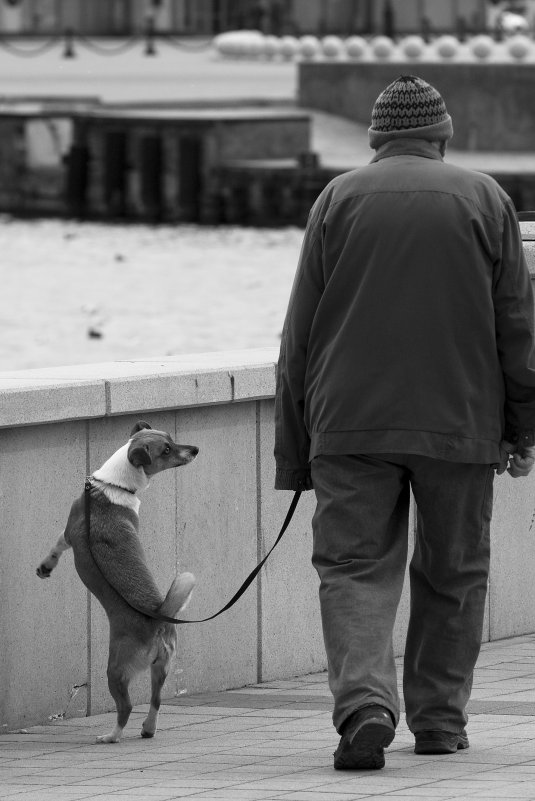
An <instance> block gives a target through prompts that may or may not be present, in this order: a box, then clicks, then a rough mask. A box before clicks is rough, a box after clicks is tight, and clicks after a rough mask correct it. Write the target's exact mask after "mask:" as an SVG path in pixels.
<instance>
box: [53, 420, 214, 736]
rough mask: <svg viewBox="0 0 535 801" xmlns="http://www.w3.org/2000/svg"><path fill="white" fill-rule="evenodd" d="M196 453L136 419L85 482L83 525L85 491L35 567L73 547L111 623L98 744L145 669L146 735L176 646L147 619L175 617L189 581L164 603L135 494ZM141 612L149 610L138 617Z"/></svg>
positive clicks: (121, 715)
mask: <svg viewBox="0 0 535 801" xmlns="http://www.w3.org/2000/svg"><path fill="white" fill-rule="evenodd" d="M198 452H199V449H198V448H196V447H194V446H190V445H177V444H176V443H175V442H173V440H172V439H171V437H170V435H169V434H167V433H166V432H165V431H157V430H155V429H152V428H151V427H150V426H149V424H148V423H145V422H143V421H140V422H139V423H136V425H135V426H134V428H133V430H132V432H131V435H130V439H129V440H128V442H127V443H126V445H123V446H122V447H121V448H119V450H118V451H116V452H115V453H114V454H113V455H112V456H111V457H110V458H109V459H108V461H107V462H105V463H104V464H103V465H102V467H101V468H100V469H99V470H96V471H95V472H94V473H93V475H92V476H91V478H90V484H91V486H90V489H88V490H86V492H89V496H90V497H89V504H90V527H89V529H90V530H89V534H88V525H87V521H86V498H85V493H84V494H82V496H80V497H79V498H78V499H77V500H76V501H74V503H73V505H72V507H71V511H70V514H69V518H68V520H67V525H66V527H65V531H64V532H63V534H62V535H61V537H60V538H59V540H58V542H57V543H56V545H55V546H54V548H52V550H51V551H50V553H49V554H48V556H47V557H46V559H44V560H43V561H42V562H41V564H40V565H39V567H38V568H37V575H38V576H39V577H40V578H48V577H49V576H50V574H51V572H52V570H53V569H54V568H55V566H56V565H57V563H58V560H59V558H60V556H61V554H62V553H63V551H65V550H67V549H68V548H72V549H73V553H74V563H75V566H76V570H77V572H78V575H79V576H80V578H81V579H82V581H83V583H84V584H85V586H86V587H87V588H88V589H89V590H90V592H91V593H93V595H94V596H95V597H96V598H97V599H98V600H99V601H100V603H101V604H102V606H103V608H104V610H105V612H106V614H107V616H108V621H109V624H110V645H109V658H108V686H109V688H110V693H111V695H112V697H113V700H114V701H115V705H116V707H117V722H116V725H115V727H114V728H113V730H112V731H111V732H109V734H104V735H102V736H100V737H97V742H100V743H117V742H119V740H120V739H121V735H122V732H123V729H124V727H125V726H126V724H127V722H128V718H129V716H130V712H131V711H132V703H131V700H130V695H129V692H128V687H129V684H130V680H131V679H132V677H133V676H134V675H135V674H136V673H138V672H140V671H142V670H147V669H148V668H149V667H150V670H151V701H150V709H149V713H148V715H147V717H146V719H145V720H144V722H143V725H142V729H141V736H142V737H153V736H154V734H155V732H156V729H157V724H158V712H159V708H160V701H161V691H162V687H163V685H164V683H165V679H166V678H167V674H168V672H169V664H170V661H171V658H172V656H173V654H174V652H175V649H176V639H177V635H176V626H175V625H174V624H173V623H169V622H166V621H165V620H161V619H158V618H157V617H156V618H152V617H150V616H148V614H155V615H157V616H160V617H161V616H165V617H175V616H176V615H177V614H178V613H179V612H180V610H182V609H184V607H185V606H186V605H187V603H188V601H189V599H190V596H191V593H192V590H193V586H194V584H195V578H194V576H193V575H192V574H191V573H182V574H181V575H179V576H178V577H177V578H176V579H175V580H174V581H173V583H172V585H171V587H170V589H169V591H168V593H167V595H166V596H165V598H163V596H162V595H161V593H160V591H159V590H158V588H157V586H156V584H155V582H154V579H153V577H152V575H151V573H150V571H149V569H148V567H147V563H146V560H145V555H144V552H143V548H142V545H141V542H140V540H139V538H138V524H139V521H138V511H139V505H140V501H139V498H138V497H137V494H136V493H137V492H138V491H139V490H143V489H146V488H147V487H148V485H149V482H150V479H151V477H152V476H153V475H156V474H157V473H160V472H161V471H162V470H167V469H169V468H172V467H180V466H182V465H185V464H188V463H189V462H191V461H192V460H193V459H195V457H196V456H197V453H198ZM143 610H145V611H146V612H148V614H144V613H143Z"/></svg>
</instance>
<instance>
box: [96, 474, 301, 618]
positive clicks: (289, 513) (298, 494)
mask: <svg viewBox="0 0 535 801" xmlns="http://www.w3.org/2000/svg"><path fill="white" fill-rule="evenodd" d="M91 487H92V484H91V479H90V478H86V481H85V486H84V504H85V527H86V533H87V544H88V546H89V550H91V543H90V534H91V495H90V491H91ZM300 497H301V491H298V492H295V493H294V496H293V498H292V502H291V503H290V508H289V509H288V511H287V513H286V517H285V518H284V523H283V524H282V526H281V530H280V531H279V533H278V535H277V539H276V540H275V542H274V543H273V545H272V546H271V548H270V549H269V551H268V552H267V554H266V555H265V556H264V558H263V559H262V560H261V561H260V562H259V563H258V564H257V566H256V567H255V568H254V570H252V571H251V573H249V575H248V576H247V578H246V579H245V581H244V582H243V584H242V585H241V587H239V589H238V590H237V591H236V592H235V593H234V595H233V596H232V598H231V599H230V601H228V602H227V603H226V604H225V606H223V607H222V608H221V609H220V610H219V611H218V612H215V613H214V614H213V615H210V616H209V617H203V618H200V619H199V620H182V619H180V618H175V617H167V615H160V614H158V612H152V611H150V610H149V609H142V608H141V607H138V606H135V605H134V604H132V603H130V601H127V600H126V598H123V600H124V601H125V602H126V603H127V604H128V605H129V606H131V607H132V609H135V610H136V612H140V613H141V614H142V615H146V616H147V617H151V618H153V619H154V620H161V621H164V622H166V623H175V624H183V623H206V622H207V621H208V620H213V619H214V618H216V617H219V615H222V614H223V612H226V611H227V610H228V609H230V608H231V606H234V604H235V603H236V601H238V600H239V599H240V598H241V596H242V595H243V594H244V592H245V591H246V590H247V588H248V587H249V586H250V585H251V584H252V583H253V581H254V580H255V578H256V577H257V575H258V574H259V573H260V571H261V570H262V568H263V566H264V565H265V563H266V562H267V560H268V559H269V557H270V556H271V554H272V553H273V551H274V550H275V548H276V547H277V545H278V544H279V542H280V541H281V539H282V537H283V534H284V533H285V531H286V529H287V528H288V526H289V525H290V522H291V520H292V517H293V516H294V512H295V510H296V508H297V504H298V503H299V498H300Z"/></svg>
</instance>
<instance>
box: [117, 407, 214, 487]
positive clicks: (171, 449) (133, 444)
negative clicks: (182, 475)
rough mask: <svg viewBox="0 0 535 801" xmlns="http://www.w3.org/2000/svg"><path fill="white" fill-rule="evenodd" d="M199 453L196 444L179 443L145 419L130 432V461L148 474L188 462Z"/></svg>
mask: <svg viewBox="0 0 535 801" xmlns="http://www.w3.org/2000/svg"><path fill="white" fill-rule="evenodd" d="M198 453H199V449H198V448H196V447H195V446H194V445H177V444H176V442H173V440H172V439H171V436H170V434H168V433H167V432H166V431H157V430H156V429H154V428H151V427H150V425H149V424H148V423H145V422H144V421H143V420H140V421H139V423H136V425H135V426H134V428H133V429H132V432H131V434H130V442H129V445H128V461H129V462H130V463H131V464H133V465H134V467H142V468H143V470H144V472H145V473H146V475H147V476H154V475H156V473H161V471H162V470H168V469H169V468H170V467H181V466H182V465H184V464H188V463H189V462H192V461H193V459H195V457H196V456H197V454H198Z"/></svg>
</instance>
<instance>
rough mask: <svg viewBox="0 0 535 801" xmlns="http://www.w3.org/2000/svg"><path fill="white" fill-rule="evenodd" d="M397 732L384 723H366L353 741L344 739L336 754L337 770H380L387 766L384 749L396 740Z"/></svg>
mask: <svg viewBox="0 0 535 801" xmlns="http://www.w3.org/2000/svg"><path fill="white" fill-rule="evenodd" d="M395 733H396V732H395V730H394V729H393V728H390V726H386V725H385V724H384V723H374V722H373V721H370V722H369V723H365V724H364V725H363V726H362V727H361V728H360V729H357V731H356V732H355V734H354V736H353V739H352V740H345V741H344V738H342V741H341V742H340V745H339V746H338V748H337V749H336V751H335V754H334V769H335V770H379V769H380V768H384V766H385V756H384V753H383V749H384V748H388V746H389V745H390V743H391V742H392V740H393V739H394V735H395Z"/></svg>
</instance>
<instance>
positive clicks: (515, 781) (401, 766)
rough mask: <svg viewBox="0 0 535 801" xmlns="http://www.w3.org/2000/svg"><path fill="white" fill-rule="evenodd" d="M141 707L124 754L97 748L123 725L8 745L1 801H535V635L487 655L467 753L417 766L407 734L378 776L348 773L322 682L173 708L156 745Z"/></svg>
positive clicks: (262, 688)
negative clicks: (338, 767)
mask: <svg viewBox="0 0 535 801" xmlns="http://www.w3.org/2000/svg"><path fill="white" fill-rule="evenodd" d="M145 713H146V707H136V708H135V710H134V712H133V713H132V717H131V720H130V724H129V726H128V728H127V729H126V736H125V738H124V739H123V741H122V742H121V743H120V744H117V745H95V744H94V739H95V735H96V734H100V733H102V732H103V731H106V730H108V729H109V728H111V724H112V721H113V719H114V715H112V714H106V715H96V716H94V717H90V718H73V719H70V720H65V721H55V722H53V723H50V724H49V725H46V726H36V727H34V728H31V729H28V730H27V731H26V732H24V733H10V734H6V735H2V736H1V737H0V798H1V799H13V800H15V799H16V801H46V799H50V801H52V799H57V800H58V801H71V800H72V801H74V800H75V799H82V798H83V799H98V801H105V800H106V799H114V800H115V799H117V801H118V800H119V799H122V801H141V799H143V801H151V800H152V799H154V800H155V801H156V799H158V801H159V800H160V799H173V798H195V799H205V801H206V799H232V801H256V799H282V800H283V801H352V799H361V798H376V799H377V798H386V799H392V798H403V799H406V800H407V799H418V801H420V800H423V799H441V801H445V800H446V799H456V801H463V799H476V798H479V799H487V801H488V799H504V801H505V799H507V801H511V800H512V799H517V798H518V799H535V635H531V636H525V637H519V638H515V639H511V640H503V641H500V642H495V643H491V644H489V645H485V646H484V647H483V649H482V652H481V656H480V659H479V663H478V667H477V670H476V676H475V684H474V691H473V696H472V701H471V704H470V723H469V726H468V733H469V736H470V742H471V746H470V748H469V749H468V750H467V751H461V752H458V753H457V754H455V755H448V756H435V757H432V756H415V754H414V753H413V738H412V736H411V735H410V733H409V732H408V730H407V728H406V726H405V724H404V723H402V724H401V725H400V726H399V729H398V733H397V736H396V739H395V740H394V742H393V744H392V745H391V747H390V748H389V749H388V751H387V764H386V768H385V769H384V770H380V771H352V772H338V771H334V770H333V768H332V754H333V751H334V749H335V747H336V744H337V740H338V737H337V735H336V733H335V731H334V729H333V728H332V725H331V699H330V694H329V690H328V687H327V681H326V675H325V674H324V673H321V674H314V675H309V676H303V677H298V678H295V679H290V680H286V681H276V682H267V683H264V684H259V685H255V686H252V687H246V688H244V689H241V690H233V691H228V692H218V693H207V694H203V695H196V696H191V697H180V698H176V699H174V700H170V701H166V702H164V705H163V706H162V711H161V716H160V722H161V728H160V731H159V732H158V733H157V735H156V737H155V738H154V739H153V740H143V739H142V738H141V737H140V736H139V730H140V725H141V721H142V719H143V717H144V714H145Z"/></svg>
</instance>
